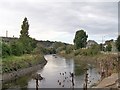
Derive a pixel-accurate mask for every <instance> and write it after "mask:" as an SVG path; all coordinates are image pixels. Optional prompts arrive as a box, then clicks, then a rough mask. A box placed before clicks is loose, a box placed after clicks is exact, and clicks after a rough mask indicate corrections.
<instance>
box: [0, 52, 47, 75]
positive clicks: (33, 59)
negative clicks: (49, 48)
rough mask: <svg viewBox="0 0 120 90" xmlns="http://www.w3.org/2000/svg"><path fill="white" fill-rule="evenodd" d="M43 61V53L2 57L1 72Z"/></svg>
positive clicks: (15, 69)
mask: <svg viewBox="0 0 120 90" xmlns="http://www.w3.org/2000/svg"><path fill="white" fill-rule="evenodd" d="M44 61H45V59H44V56H43V55H40V54H38V55H30V54H25V55H22V56H8V57H6V58H3V59H2V72H3V73H8V72H12V71H17V70H18V69H23V68H27V67H32V66H35V65H38V64H41V63H43V62H44Z"/></svg>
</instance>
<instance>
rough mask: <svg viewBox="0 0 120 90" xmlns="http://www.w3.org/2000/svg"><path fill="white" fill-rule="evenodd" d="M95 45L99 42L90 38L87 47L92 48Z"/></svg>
mask: <svg viewBox="0 0 120 90" xmlns="http://www.w3.org/2000/svg"><path fill="white" fill-rule="evenodd" d="M93 45H98V43H97V42H95V41H94V40H88V42H87V45H86V48H90V47H91V46H93Z"/></svg>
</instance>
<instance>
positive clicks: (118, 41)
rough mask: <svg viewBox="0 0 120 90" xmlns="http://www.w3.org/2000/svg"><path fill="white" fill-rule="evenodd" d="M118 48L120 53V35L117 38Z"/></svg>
mask: <svg viewBox="0 0 120 90" xmlns="http://www.w3.org/2000/svg"><path fill="white" fill-rule="evenodd" d="M116 47H117V49H118V51H120V35H119V36H118V38H117V41H116Z"/></svg>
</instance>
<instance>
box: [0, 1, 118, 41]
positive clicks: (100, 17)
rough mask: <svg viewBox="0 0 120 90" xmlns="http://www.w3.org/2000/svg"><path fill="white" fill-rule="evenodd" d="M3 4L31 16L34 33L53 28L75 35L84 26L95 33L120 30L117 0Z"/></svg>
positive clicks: (2, 6)
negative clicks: (105, 0) (119, 27)
mask: <svg viewBox="0 0 120 90" xmlns="http://www.w3.org/2000/svg"><path fill="white" fill-rule="evenodd" d="M0 5H1V4H0ZM6 5H7V6H8V7H5V6H6ZM0 7H1V8H3V9H7V10H9V11H12V12H19V13H20V14H21V13H23V15H26V16H27V17H30V19H29V18H28V19H29V20H30V24H31V29H34V31H33V32H34V33H35V32H37V33H40V32H44V31H45V30H48V31H49V30H53V31H57V32H67V33H69V34H70V35H72V34H73V35H74V34H75V32H76V30H78V29H85V30H86V31H87V33H88V34H89V35H91V36H92V35H104V34H107V33H109V34H110V35H112V34H113V33H116V32H117V19H118V18H117V16H118V15H117V14H118V13H117V2H74V1H72V2H53V3H51V2H38V3H35V2H28V1H22V2H10V1H9V2H5V1H3V2H2V5H1V6H0ZM72 37H74V36H72ZM71 39H73V38H71Z"/></svg>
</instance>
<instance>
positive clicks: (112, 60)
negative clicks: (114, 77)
mask: <svg viewBox="0 0 120 90" xmlns="http://www.w3.org/2000/svg"><path fill="white" fill-rule="evenodd" d="M60 55H61V56H63V57H65V58H73V59H74V62H75V63H76V64H77V65H80V66H81V67H82V69H80V70H81V71H83V69H84V68H85V67H86V66H87V64H88V63H89V64H91V65H92V66H94V67H96V68H98V69H99V70H100V71H102V69H104V70H105V77H108V76H110V75H111V74H112V73H117V72H118V62H117V59H118V55H115V54H101V53H99V54H96V55H76V56H75V55H74V53H70V54H65V53H62V54H60Z"/></svg>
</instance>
